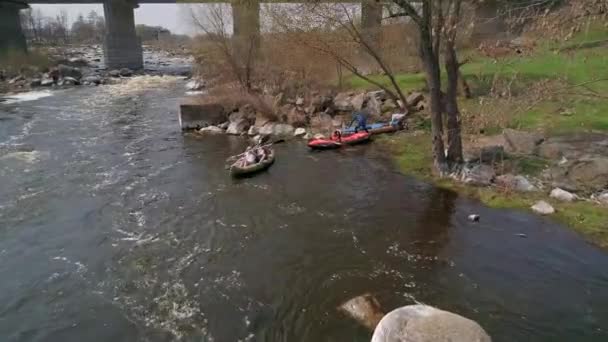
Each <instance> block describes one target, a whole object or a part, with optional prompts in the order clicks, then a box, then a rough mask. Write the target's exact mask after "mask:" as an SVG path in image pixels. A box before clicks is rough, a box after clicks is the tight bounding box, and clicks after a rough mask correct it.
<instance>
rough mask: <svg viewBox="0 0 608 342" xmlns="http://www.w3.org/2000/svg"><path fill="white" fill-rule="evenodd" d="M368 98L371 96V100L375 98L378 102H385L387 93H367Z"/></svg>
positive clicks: (379, 91)
mask: <svg viewBox="0 0 608 342" xmlns="http://www.w3.org/2000/svg"><path fill="white" fill-rule="evenodd" d="M367 96H369V97H370V98H371V97H373V98H375V99H376V100H378V101H384V100H386V91H384V90H375V91H370V92H369V93H367Z"/></svg>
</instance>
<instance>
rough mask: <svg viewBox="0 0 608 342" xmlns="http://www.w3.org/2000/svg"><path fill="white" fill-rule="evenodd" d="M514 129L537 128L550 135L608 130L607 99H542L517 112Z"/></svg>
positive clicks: (512, 125) (513, 123) (513, 124)
mask: <svg viewBox="0 0 608 342" xmlns="http://www.w3.org/2000/svg"><path fill="white" fill-rule="evenodd" d="M510 126H511V127H513V128H520V129H536V128H542V129H543V130H544V131H546V132H548V133H553V134H561V133H569V132H576V131H608V99H606V100H601V99H588V100H584V99H580V98H575V97H570V98H568V97H566V98H564V99H562V100H554V101H553V102H549V101H545V102H542V103H540V104H539V105H537V106H535V107H534V108H532V109H530V110H527V111H525V112H523V113H520V114H518V115H517V116H516V117H515V118H514V120H513V122H512V124H511V125H510Z"/></svg>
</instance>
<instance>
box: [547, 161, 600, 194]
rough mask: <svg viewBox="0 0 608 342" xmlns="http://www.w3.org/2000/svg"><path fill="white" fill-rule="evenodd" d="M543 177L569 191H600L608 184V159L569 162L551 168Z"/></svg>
mask: <svg viewBox="0 0 608 342" xmlns="http://www.w3.org/2000/svg"><path fill="white" fill-rule="evenodd" d="M543 175H544V177H545V178H546V179H547V180H548V181H549V182H550V183H551V185H553V186H555V187H559V188H562V189H565V190H568V191H587V192H595V191H600V190H603V189H604V188H605V187H606V184H608V157H603V156H594V157H582V158H580V159H575V160H569V161H567V162H565V163H563V164H561V165H555V166H553V167H551V168H550V169H548V170H546V171H545V172H544V174H543Z"/></svg>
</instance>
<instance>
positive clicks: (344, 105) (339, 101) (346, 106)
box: [333, 93, 364, 112]
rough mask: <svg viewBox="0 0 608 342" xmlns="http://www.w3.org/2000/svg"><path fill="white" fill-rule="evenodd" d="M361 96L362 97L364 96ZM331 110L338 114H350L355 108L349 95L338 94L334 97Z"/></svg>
mask: <svg viewBox="0 0 608 342" xmlns="http://www.w3.org/2000/svg"><path fill="white" fill-rule="evenodd" d="M362 95H363V96H364V94H362ZM361 102H363V101H361ZM333 108H334V109H335V110H337V111H340V112H351V111H353V110H355V107H354V106H353V104H352V102H351V93H339V94H338V95H336V96H335V97H334V103H333Z"/></svg>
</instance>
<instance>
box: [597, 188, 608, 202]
mask: <svg viewBox="0 0 608 342" xmlns="http://www.w3.org/2000/svg"><path fill="white" fill-rule="evenodd" d="M594 198H595V199H597V201H598V202H600V203H601V204H608V191H604V192H601V193H599V194H597V195H595V196H594Z"/></svg>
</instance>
